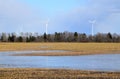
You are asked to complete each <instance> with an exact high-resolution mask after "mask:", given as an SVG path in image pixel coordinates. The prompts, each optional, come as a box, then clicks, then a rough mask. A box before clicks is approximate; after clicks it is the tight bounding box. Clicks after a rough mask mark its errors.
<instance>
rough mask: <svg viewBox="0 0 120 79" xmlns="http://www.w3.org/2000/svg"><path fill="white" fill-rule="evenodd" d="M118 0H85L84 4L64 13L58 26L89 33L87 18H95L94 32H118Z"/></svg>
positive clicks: (119, 13)
mask: <svg viewBox="0 0 120 79" xmlns="http://www.w3.org/2000/svg"><path fill="white" fill-rule="evenodd" d="M119 4H120V0H86V4H85V5H84V6H79V7H76V8H75V9H73V10H71V11H69V12H68V13H66V14H64V15H63V16H62V17H60V18H59V19H60V20H61V22H60V26H63V25H66V26H69V27H68V28H67V29H69V28H72V30H73V29H74V31H79V32H85V33H89V34H90V33H91V27H90V26H91V25H90V23H89V22H88V21H89V20H93V19H95V20H96V24H95V25H94V26H95V27H94V32H95V33H97V32H104V33H106V32H112V33H115V32H116V33H120V32H119V30H118V29H120V22H119V21H120V5H119Z"/></svg>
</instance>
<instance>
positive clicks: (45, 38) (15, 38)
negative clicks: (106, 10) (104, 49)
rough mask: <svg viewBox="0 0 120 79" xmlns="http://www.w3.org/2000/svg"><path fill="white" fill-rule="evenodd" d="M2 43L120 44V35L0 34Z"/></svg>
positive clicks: (65, 33) (64, 33) (69, 33)
mask: <svg viewBox="0 0 120 79" xmlns="http://www.w3.org/2000/svg"><path fill="white" fill-rule="evenodd" d="M0 42H120V35H119V34H116V33H114V34H111V33H97V34H95V35H94V36H92V35H87V34H86V33H78V32H67V31H66V32H55V33H54V34H46V33H44V34H39V33H23V32H21V33H19V34H16V33H0Z"/></svg>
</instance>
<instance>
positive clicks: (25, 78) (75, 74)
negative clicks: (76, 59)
mask: <svg viewBox="0 0 120 79" xmlns="http://www.w3.org/2000/svg"><path fill="white" fill-rule="evenodd" d="M0 79H120V73H119V72H96V71H79V70H65V69H3V68H2V69H0Z"/></svg>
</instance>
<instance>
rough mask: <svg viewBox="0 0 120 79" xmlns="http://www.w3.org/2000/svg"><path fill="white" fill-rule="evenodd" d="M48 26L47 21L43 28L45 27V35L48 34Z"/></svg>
mask: <svg viewBox="0 0 120 79" xmlns="http://www.w3.org/2000/svg"><path fill="white" fill-rule="evenodd" d="M48 24H49V19H48V20H47V21H46V23H45V26H46V29H45V32H46V34H47V33H48Z"/></svg>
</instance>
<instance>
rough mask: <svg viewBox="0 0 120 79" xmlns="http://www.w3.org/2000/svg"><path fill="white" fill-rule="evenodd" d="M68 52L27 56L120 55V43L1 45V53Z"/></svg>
mask: <svg viewBox="0 0 120 79" xmlns="http://www.w3.org/2000/svg"><path fill="white" fill-rule="evenodd" d="M23 50H67V51H70V52H64V53H59V52H58V53H55V52H54V53H42V54H41V53H31V54H21V55H26V56H46V55H48V56H69V55H73V56H74V55H89V54H111V53H112V54H114V53H117V54H118V53H120V43H0V51H23Z"/></svg>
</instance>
